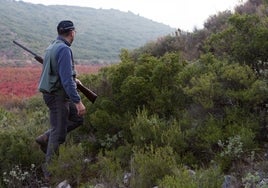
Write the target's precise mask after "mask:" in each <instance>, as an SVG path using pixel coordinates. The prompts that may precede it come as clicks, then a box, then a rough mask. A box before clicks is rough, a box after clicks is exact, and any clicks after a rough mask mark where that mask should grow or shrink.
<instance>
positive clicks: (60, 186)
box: [56, 180, 71, 188]
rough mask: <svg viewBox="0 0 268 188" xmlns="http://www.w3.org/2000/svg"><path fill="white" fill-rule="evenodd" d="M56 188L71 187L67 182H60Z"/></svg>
mask: <svg viewBox="0 0 268 188" xmlns="http://www.w3.org/2000/svg"><path fill="white" fill-rule="evenodd" d="M56 188H71V186H70V184H69V183H68V181H67V180H64V181H63V182H60V183H59V184H58V185H57V187H56Z"/></svg>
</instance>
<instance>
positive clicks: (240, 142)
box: [0, 1, 268, 188]
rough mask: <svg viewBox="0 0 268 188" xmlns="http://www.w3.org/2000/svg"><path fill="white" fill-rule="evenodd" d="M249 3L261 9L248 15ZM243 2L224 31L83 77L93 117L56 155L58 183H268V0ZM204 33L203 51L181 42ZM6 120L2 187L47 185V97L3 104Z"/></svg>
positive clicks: (1, 138)
mask: <svg viewBox="0 0 268 188" xmlns="http://www.w3.org/2000/svg"><path fill="white" fill-rule="evenodd" d="M258 3H259V4H258ZM250 5H252V6H253V5H254V7H255V10H256V12H253V13H252V12H250V13H249V12H245V10H247V11H249V10H251V9H249V7H250ZM244 8H246V9H245V10H244V11H243V7H238V8H237V12H236V13H235V14H228V15H226V17H224V16H222V14H219V18H221V19H219V20H222V19H223V18H224V19H226V22H224V23H223V24H222V25H221V24H220V23H222V22H220V23H219V22H216V23H218V24H219V25H220V26H218V28H217V29H215V28H213V29H210V30H209V29H208V28H209V27H212V26H211V25H210V24H209V23H207V24H206V25H207V30H206V29H204V30H202V31H195V32H193V33H192V34H189V33H187V34H185V35H184V34H183V35H181V36H167V38H166V40H165V39H161V40H159V41H156V42H155V43H151V44H150V45H149V44H148V46H144V47H142V48H141V49H137V50H134V51H128V50H126V49H124V50H122V51H121V54H120V62H119V63H117V64H114V65H111V66H109V67H103V68H102V69H100V70H99V72H98V73H97V74H91V75H88V74H84V75H81V76H80V77H79V78H80V80H81V81H82V83H84V85H86V86H87V87H89V88H91V89H92V90H93V91H95V92H96V93H97V94H98V99H97V100H96V102H95V103H94V104H91V103H90V102H88V101H87V99H86V98H85V97H84V96H82V100H83V101H85V104H86V108H87V114H86V115H85V123H84V125H83V126H81V127H80V128H78V129H77V130H75V131H73V132H71V133H70V134H69V135H68V139H67V142H66V143H65V144H64V145H62V146H61V150H60V156H59V157H58V158H55V159H54V160H53V163H52V165H51V167H50V170H51V171H52V172H53V174H54V176H53V183H54V184H55V185H56V183H58V182H60V181H63V180H64V179H67V180H68V181H69V183H70V184H71V185H72V186H73V187H82V188H83V187H94V185H96V184H101V185H102V186H104V187H142V188H143V187H144V188H147V187H154V186H158V187H178V188H180V187H181V188H185V187H189V188H196V187H211V188H214V187H221V186H223V185H224V184H227V183H230V182H234V184H235V185H236V186H237V187H265V186H267V182H265V178H267V177H268V168H267V167H268V163H267V159H266V158H265V156H266V155H265V154H266V152H267V151H266V150H267V148H266V142H267V128H266V125H267V78H266V71H267V70H266V64H267V53H266V51H267V50H265V49H266V48H267V44H266V42H265V40H264V39H265V37H267V35H266V33H267V32H268V29H267V26H268V25H267V24H268V22H267V15H266V14H267V13H266V11H265V10H266V8H267V6H266V3H265V2H262V1H248V2H246V3H245V4H244ZM217 18H218V17H213V19H212V18H211V19H210V20H208V22H209V21H213V22H215V20H216V21H217ZM241 32H242V33H243V35H241ZM200 33H206V34H205V35H202V36H205V37H204V38H203V40H202V41H199V42H197V41H196V40H195V43H202V44H203V45H202V48H201V47H200V46H199V47H198V49H199V50H197V49H195V50H197V51H198V54H195V56H191V55H190V54H191V53H187V51H183V50H185V49H181V43H179V42H178V43H176V41H186V40H184V39H188V40H187V41H188V42H189V38H187V36H192V37H191V39H193V37H196V36H199V34H200ZM190 45H192V44H189V45H188V46H190ZM165 46H168V47H169V48H165ZM219 49H220V50H219ZM260 49H261V50H260ZM189 57H191V58H190V59H189ZM0 122H1V124H0V125H1V129H0V151H1V160H0V163H1V164H0V166H1V168H0V170H1V172H0V173H1V175H2V179H1V185H3V186H7V187H9V185H10V187H12V186H14V185H19V186H21V187H22V186H38V185H39V181H42V178H41V177H42V174H41V164H42V162H43V158H44V156H43V154H42V153H41V151H40V150H39V149H38V147H37V145H36V144H35V143H34V138H35V137H36V136H37V135H39V134H40V133H41V132H42V131H43V130H44V129H46V128H47V127H48V126H49V123H48V114H47V109H46V107H45V106H44V104H43V102H42V99H41V96H36V97H33V98H31V99H29V100H25V101H23V102H22V103H21V104H20V105H19V106H18V107H13V108H11V109H5V108H1V115H0ZM13 171H15V172H16V173H17V174H16V175H14V172H13ZM25 172H28V173H26V175H25ZM63 172H64V173H63ZM124 177H126V178H125V179H124ZM8 181H13V182H14V183H13V184H12V183H10V184H9V182H8Z"/></svg>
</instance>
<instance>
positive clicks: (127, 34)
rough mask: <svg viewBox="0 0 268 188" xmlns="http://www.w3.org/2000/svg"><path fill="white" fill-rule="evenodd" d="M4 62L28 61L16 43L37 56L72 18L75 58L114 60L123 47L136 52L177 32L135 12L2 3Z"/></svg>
mask: <svg viewBox="0 0 268 188" xmlns="http://www.w3.org/2000/svg"><path fill="white" fill-rule="evenodd" d="M0 18H1V19H0V30H1V36H0V41H1V43H0V63H3V62H1V59H2V60H3V59H21V58H25V54H24V55H23V51H22V50H21V49H18V48H17V47H14V45H13V44H12V40H17V41H19V42H21V43H22V44H24V45H26V46H27V47H29V48H31V49H33V50H34V51H36V52H37V53H38V54H43V52H44V50H45V48H46V47H47V45H48V44H49V43H50V42H51V41H52V40H53V39H54V38H55V37H56V26H57V24H58V22H59V21H61V20H63V19H70V20H72V21H73V22H74V24H75V26H76V28H77V36H76V40H75V42H74V44H73V51H74V56H75V59H82V60H87V61H90V62H91V63H92V62H94V61H115V60H118V59H119V58H118V55H119V53H120V50H121V49H122V48H127V49H134V48H137V47H139V46H141V45H144V44H145V43H146V42H148V41H151V40H156V39H157V38H158V37H162V36H164V35H167V34H169V33H171V32H173V31H174V30H175V29H173V28H171V27H169V26H167V25H164V24H161V23H158V22H155V21H152V20H149V19H146V18H144V17H141V16H139V15H135V14H133V13H132V12H122V11H118V10H114V9H110V10H106V9H94V8H84V7H75V6H44V5H41V4H38V5H36V4H31V3H25V2H22V1H14V0H0Z"/></svg>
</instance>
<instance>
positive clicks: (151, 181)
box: [130, 146, 176, 188]
mask: <svg viewBox="0 0 268 188" xmlns="http://www.w3.org/2000/svg"><path fill="white" fill-rule="evenodd" d="M175 167H176V161H175V157H174V152H173V150H172V148H171V147H161V148H153V146H151V147H150V148H148V150H144V149H142V150H138V149H137V150H136V151H134V154H133V158H132V161H131V174H132V179H131V182H130V184H131V187H140V188H147V187H153V186H156V185H157V183H158V181H159V180H161V179H162V178H163V177H165V176H166V175H172V171H173V169H174V168H175Z"/></svg>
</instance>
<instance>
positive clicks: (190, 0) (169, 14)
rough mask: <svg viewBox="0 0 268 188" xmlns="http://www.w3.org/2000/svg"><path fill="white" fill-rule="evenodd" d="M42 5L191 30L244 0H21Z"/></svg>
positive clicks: (199, 27)
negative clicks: (129, 15)
mask: <svg viewBox="0 0 268 188" xmlns="http://www.w3.org/2000/svg"><path fill="white" fill-rule="evenodd" d="M23 1H25V2H31V3H35V4H38V3H39V4H44V5H55V4H57V5H75V6H83V7H92V8H97V9H98V8H102V9H110V8H113V9H117V10H121V11H124V12H127V11H131V12H133V13H134V14H137V15H140V16H142V17H145V18H148V19H150V20H153V21H156V22H159V23H163V24H166V25H169V26H171V27H173V28H180V29H181V30H183V31H193V29H194V28H197V29H201V28H203V24H204V22H205V21H206V20H207V19H208V18H209V16H212V15H214V14H217V13H218V12H220V11H224V10H233V8H234V7H235V6H237V5H239V4H241V3H242V2H243V0H23Z"/></svg>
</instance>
